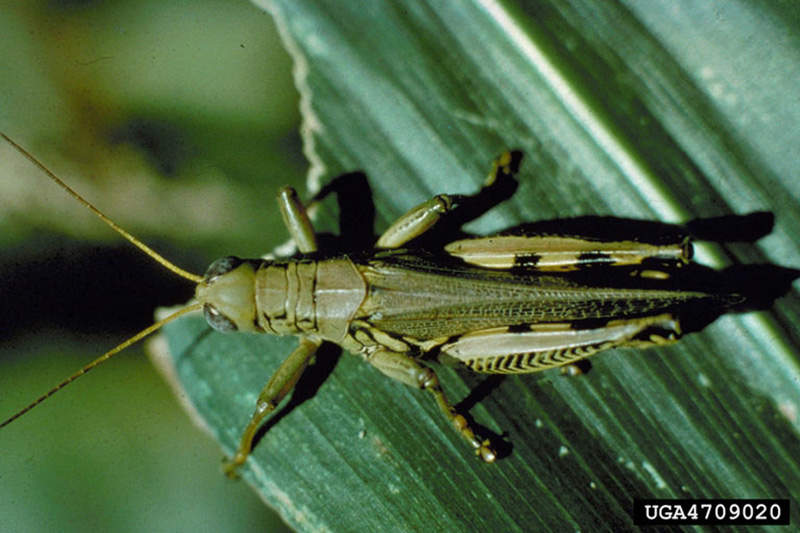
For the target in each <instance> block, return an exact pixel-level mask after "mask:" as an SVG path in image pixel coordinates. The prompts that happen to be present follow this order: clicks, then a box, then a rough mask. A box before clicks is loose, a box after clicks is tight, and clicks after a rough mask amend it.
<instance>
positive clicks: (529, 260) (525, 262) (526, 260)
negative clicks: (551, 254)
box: [514, 254, 542, 268]
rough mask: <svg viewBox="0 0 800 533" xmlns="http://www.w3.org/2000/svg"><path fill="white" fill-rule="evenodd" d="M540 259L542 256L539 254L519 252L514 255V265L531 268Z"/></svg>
mask: <svg viewBox="0 0 800 533" xmlns="http://www.w3.org/2000/svg"><path fill="white" fill-rule="evenodd" d="M541 260H542V256H541V255H539V254H520V255H515V256H514V267H515V268H516V267H519V268H532V267H535V266H536V265H537V264H538V263H539V261H541Z"/></svg>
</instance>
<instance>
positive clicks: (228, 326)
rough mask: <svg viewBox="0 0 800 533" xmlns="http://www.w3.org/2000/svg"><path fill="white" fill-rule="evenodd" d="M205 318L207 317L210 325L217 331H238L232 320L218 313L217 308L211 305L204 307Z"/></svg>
mask: <svg viewBox="0 0 800 533" xmlns="http://www.w3.org/2000/svg"><path fill="white" fill-rule="evenodd" d="M203 316H205V318H206V322H208V325H209V326H211V327H212V328H214V329H215V330H217V331H222V332H223V333H224V332H227V331H236V330H237V329H238V328H237V327H236V324H234V323H233V321H232V320H231V319H230V318H228V317H226V316H225V315H223V314H222V313H220V312H219V311H217V308H216V307H214V306H213V305H211V304H206V305H204V306H203Z"/></svg>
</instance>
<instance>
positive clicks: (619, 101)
mask: <svg viewBox="0 0 800 533" xmlns="http://www.w3.org/2000/svg"><path fill="white" fill-rule="evenodd" d="M258 3H260V4H262V5H263V6H264V8H265V9H267V10H269V12H270V13H272V15H273V16H274V17H275V18H276V21H277V23H278V25H279V28H280V30H281V32H282V37H283V39H284V42H285V44H286V46H287V47H288V49H289V51H290V52H291V53H292V55H293V58H294V61H295V82H296V84H297V87H298V89H299V90H300V92H301V98H302V103H301V110H302V112H303V119H304V124H303V136H304V143H305V152H306V154H307V156H308V159H309V161H310V165H311V167H310V171H309V187H310V188H311V189H312V191H311V192H313V190H316V189H318V188H319V187H320V186H321V185H323V184H325V183H327V182H328V181H329V180H330V179H331V178H333V177H334V176H336V175H337V174H339V173H342V172H346V171H353V170H362V171H364V172H365V173H366V175H367V176H368V179H369V183H370V186H371V188H372V193H373V195H374V202H375V206H376V210H377V226H378V227H377V231H380V230H382V229H385V228H386V227H387V225H388V224H389V223H390V222H391V221H392V220H393V219H394V218H396V217H397V216H399V215H401V214H402V213H403V212H404V211H405V210H407V209H409V208H410V207H412V206H414V205H415V204H417V203H419V202H421V201H423V200H426V199H427V198H429V197H431V196H432V195H434V194H437V193H442V192H448V193H469V192H472V191H475V190H476V189H477V188H478V187H479V186H480V184H481V183H482V180H483V179H484V177H485V175H486V173H487V171H488V169H489V164H490V161H491V159H492V158H493V157H495V156H496V155H497V154H498V153H500V152H501V151H502V150H504V149H507V148H510V147H514V148H520V149H522V150H523V151H524V152H525V155H526V158H525V160H524V163H523V169H522V172H521V174H520V182H521V185H520V187H519V190H518V191H517V193H516V194H515V195H514V196H513V198H511V199H510V200H509V201H507V202H505V203H504V204H502V205H501V206H499V207H498V208H496V209H494V210H493V211H491V212H490V214H487V215H486V216H485V217H483V218H481V219H480V220H478V221H476V222H475V223H473V224H471V225H470V226H469V228H468V229H469V230H471V231H473V232H476V233H485V232H490V231H495V230H498V229H502V228H506V227H509V226H513V225H516V224H519V223H522V222H528V221H534V220H543V219H550V220H552V219H562V218H566V217H575V216H580V215H594V214H596V215H607V216H615V217H625V218H635V219H643V220H655V221H660V222H669V223H684V222H688V221H691V220H695V219H702V218H707V217H716V216H723V215H731V214H747V213H750V212H753V211H768V212H771V213H772V214H773V215H774V217H775V225H774V229H773V230H772V232H771V233H769V235H768V236H766V237H765V238H763V239H761V240H759V241H758V242H748V243H732V244H725V245H706V246H701V247H700V248H699V253H698V259H699V260H700V261H701V262H704V263H705V264H708V265H710V266H714V267H717V268H721V267H724V266H727V265H730V264H740V263H742V264H765V263H773V264H778V265H784V266H794V267H798V266H800V245H799V244H798V241H797V239H796V236H797V235H798V234H800V208H799V207H798V198H800V181H798V180H797V176H798V175H800V162H798V161H799V160H798V159H797V158H796V157H795V156H794V152H795V150H796V149H797V146H798V142H800V130H798V126H797V124H800V105H798V99H797V90H798V85H797V80H798V79H800V77H799V76H798V72H797V69H798V67H797V65H798V64H800V61H798V59H800V58H798V55H800V25H799V23H800V20H799V19H798V17H797V14H796V12H794V11H792V8H791V7H788V4H787V5H783V4H779V3H759V4H753V3H750V2H743V1H741V2H736V1H734V2H726V3H713V4H712V3H704V2H696V3H692V4H675V3H673V2H660V1H655V0H654V1H650V2H614V3H612V2H594V1H580V0H576V1H572V2H561V1H553V2H550V1H545V2H536V3H533V2H522V1H518V2H511V1H509V2H498V1H492V0H483V1H479V0H472V1H464V2H445V1H433V0H429V1H417V0H414V1H407V2H391V3H389V2H342V1H340V0H315V1H313V2H312V1H297V0H273V1H266V0H263V1H261V2H258ZM332 206H333V204H332V203H329V202H328V203H326V204H325V205H324V206H323V209H322V211H321V213H320V217H319V220H318V224H319V227H320V228H322V229H325V230H328V231H331V230H335V229H336V225H335V220H336V218H337V216H339V217H342V218H347V217H355V216H357V214H356V213H352V212H344V213H336V210H335V208H333V207H332ZM756 281H757V280H756ZM795 287H796V285H795ZM799 313H800V301H798V298H797V293H796V290H792V291H791V292H790V293H789V294H787V295H785V296H783V297H781V298H779V299H778V300H777V301H775V303H774V304H773V305H772V306H771V307H770V309H769V310H768V311H764V312H753V313H747V314H739V315H727V316H724V317H722V318H720V319H718V320H716V321H715V322H714V323H712V324H711V325H709V326H708V327H706V328H705V329H704V330H702V331H701V332H699V333H694V334H691V335H689V336H687V337H686V338H684V339H683V340H681V342H679V343H678V344H676V345H673V346H670V347H667V348H662V349H651V350H648V351H636V350H628V349H626V350H615V351H612V352H608V353H605V354H602V355H600V356H598V357H597V358H595V359H594V360H593V364H594V368H593V370H592V371H591V372H589V373H588V375H585V376H581V377H578V378H567V377H563V376H560V375H559V374H558V372H557V371H550V372H545V373H543V374H538V375H528V376H516V377H509V378H506V379H502V380H496V379H486V378H485V377H483V376H476V375H471V374H469V373H467V372H460V371H454V370H452V369H449V368H441V369H440V368H438V367H437V371H439V372H440V374H441V377H442V381H443V384H444V387H445V390H446V391H447V392H448V394H449V395H450V397H451V398H452V399H454V400H455V401H456V402H460V401H462V400H464V399H465V398H466V401H464V402H463V403H462V405H461V406H462V407H465V408H467V409H469V413H470V415H471V416H472V417H473V418H474V420H475V421H476V422H477V423H478V424H480V425H481V426H483V427H484V428H485V429H486V430H488V431H489V432H491V433H494V434H501V435H503V438H504V440H505V441H506V442H508V443H509V444H510V453H509V454H508V455H507V457H505V458H503V459H502V460H500V461H498V463H497V464H494V465H485V464H482V463H480V462H479V461H478V460H477V459H476V458H475V457H474V455H473V454H472V452H471V451H470V450H469V449H467V446H466V445H465V444H464V442H462V441H461V440H460V438H459V437H458V436H457V435H456V434H455V432H453V431H452V430H451V429H450V428H449V427H447V424H446V423H445V421H444V420H443V418H442V417H441V416H440V414H439V413H438V412H437V410H436V408H435V406H434V404H433V402H432V401H431V399H430V398H429V397H428V396H427V395H426V394H425V393H424V392H420V391H415V390H411V389H409V388H407V387H404V386H403V385H401V384H397V383H394V382H391V381H390V380H388V379H386V378H384V377H383V376H382V375H380V374H379V373H378V372H377V371H376V370H374V369H372V368H370V367H369V366H367V365H365V364H363V363H362V362H361V361H360V360H359V359H358V358H355V357H352V356H350V355H349V354H346V353H345V354H342V355H341V357H338V356H337V352H336V350H335V349H331V350H328V349H325V350H323V352H321V353H320V354H319V356H318V357H317V363H316V365H315V366H314V367H313V368H312V370H311V371H310V374H309V375H308V377H307V378H306V379H304V380H303V381H302V382H301V384H300V385H299V387H298V389H297V390H296V391H295V394H294V396H293V398H292V400H291V401H290V402H289V405H288V406H287V405H284V407H283V408H282V409H281V410H280V411H279V413H278V415H277V416H276V417H275V418H274V419H273V420H272V421H270V422H267V424H266V426H267V428H268V430H267V431H266V432H265V433H264V434H263V438H261V439H260V440H259V441H258V443H257V446H256V449H255V451H254V453H253V455H252V457H251V460H250V461H249V462H248V463H247V465H246V467H245V468H243V469H242V474H243V477H244V479H245V480H246V482H247V483H249V484H251V485H252V486H253V488H254V490H256V491H257V492H258V493H259V494H260V496H261V497H262V498H263V500H264V501H265V502H267V503H268V504H269V505H271V506H273V507H275V508H276V509H277V510H278V511H279V512H280V514H281V515H282V516H283V517H284V519H285V520H286V521H287V522H288V523H289V524H290V525H291V526H292V527H294V528H296V529H298V530H313V531H328V530H330V531H376V530H381V531H415V530H435V531H465V530H470V531H578V530H581V531H621V530H630V529H632V528H633V523H632V518H631V516H630V512H631V507H632V501H633V499H634V498H711V497H725V498H735V497H739V498H742V497H749V498H755V497H759V498H791V499H792V500H793V501H794V502H795V504H794V506H793V510H792V521H793V522H794V523H797V522H798V520H800V514H798V511H797V505H796V502H797V501H798V496H800V467H799V466H798V463H797V450H798V449H800V440H799V439H798V430H800V418H798V402H800V378H798V364H799V363H800V359H799V358H798V353H800V350H798V345H800V337H799V336H798V334H797V329H796V326H795V325H796V324H797V323H798V314H799ZM166 331H167V335H168V338H169V343H170V351H171V353H172V355H173V357H174V365H175V369H176V371H177V375H178V377H179V380H180V383H181V387H182V389H183V391H184V393H185V394H186V395H187V397H188V398H189V399H190V400H191V402H192V404H193V405H194V406H195V408H196V409H197V411H198V413H199V414H200V416H201V417H202V418H203V419H204V420H205V421H206V423H207V425H208V426H209V428H210V431H211V432H212V433H213V434H214V436H215V437H216V438H217V439H218V440H219V442H220V443H221V444H222V446H223V448H224V449H225V451H226V453H230V452H231V451H232V450H233V449H234V448H235V446H236V443H237V442H238V438H239V436H240V434H241V431H242V429H243V427H244V426H245V424H246V423H247V420H248V417H249V416H250V413H251V411H252V409H253V406H254V402H255V399H256V396H257V394H258V392H259V390H260V389H261V387H262V386H263V384H264V383H266V381H267V379H268V378H269V376H270V375H271V373H272V372H273V371H274V370H275V369H276V368H277V366H278V365H279V363H280V361H281V360H282V359H283V358H284V357H285V356H286V355H287V354H288V353H289V352H290V351H291V350H292V349H293V347H294V346H295V345H296V341H295V340H294V339H291V338H289V339H278V338H271V337H266V336H246V335H245V336H242V335H239V336H237V335H222V334H217V333H215V332H212V331H210V330H209V328H208V327H207V326H205V325H204V323H203V322H202V320H201V319H200V318H188V319H185V320H181V321H179V322H177V323H175V324H173V325H171V326H170V327H168V328H167V330H166Z"/></svg>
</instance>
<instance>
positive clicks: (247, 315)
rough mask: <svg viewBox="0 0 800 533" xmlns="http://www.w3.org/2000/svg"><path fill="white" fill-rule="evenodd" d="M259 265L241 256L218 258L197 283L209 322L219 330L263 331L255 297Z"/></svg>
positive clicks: (197, 296)
mask: <svg viewBox="0 0 800 533" xmlns="http://www.w3.org/2000/svg"><path fill="white" fill-rule="evenodd" d="M255 276H256V268H255V266H254V265H253V264H252V263H251V262H249V261H244V260H242V259H239V258H238V257H232V256H231V257H223V258H221V259H217V260H216V261H214V262H213V263H211V266H209V267H208V270H207V271H206V273H205V276H203V281H201V282H200V283H198V284H197V289H196V290H195V298H197V301H198V302H200V303H201V304H203V314H204V315H205V318H206V321H207V322H208V324H209V325H210V326H211V327H212V328H214V329H216V330H218V331H250V332H259V331H261V328H260V327H259V326H258V320H257V318H256V299H255Z"/></svg>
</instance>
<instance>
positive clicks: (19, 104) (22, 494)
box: [0, 0, 306, 531]
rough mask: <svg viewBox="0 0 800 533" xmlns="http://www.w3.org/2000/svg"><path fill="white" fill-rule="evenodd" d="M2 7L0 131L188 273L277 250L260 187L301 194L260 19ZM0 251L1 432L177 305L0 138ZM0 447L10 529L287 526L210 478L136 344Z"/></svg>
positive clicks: (65, 4)
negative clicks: (156, 314)
mask: <svg viewBox="0 0 800 533" xmlns="http://www.w3.org/2000/svg"><path fill="white" fill-rule="evenodd" d="M0 4H1V5H2V8H1V9H0V65H2V69H1V70H2V75H0V131H3V132H5V133H6V134H8V135H9V136H11V137H12V138H14V139H15V140H16V141H17V142H19V143H20V144H22V145H23V146H25V147H26V148H27V149H29V150H30V151H31V152H32V153H33V154H35V155H36V156H37V157H38V158H40V159H41V160H42V161H43V162H44V163H45V164H46V165H48V166H49V167H50V168H51V169H52V170H53V171H54V172H56V173H57V174H59V175H60V176H61V177H62V178H64V179H65V180H66V181H67V182H68V183H70V184H71V185H72V186H74V188H75V189H77V190H78V191H79V192H80V193H81V194H83V195H84V196H86V197H87V199H89V200H90V201H92V202H93V203H94V204H95V205H96V206H97V207H98V208H100V209H101V210H103V211H104V212H105V213H106V214H107V215H108V216H110V217H111V218H113V219H114V220H115V221H117V222H118V223H119V224H121V225H122V226H123V227H125V228H126V229H128V230H129V231H131V232H132V233H133V234H135V235H137V236H138V237H140V238H141V239H142V240H144V241H146V242H148V243H149V244H152V245H153V246H154V247H155V248H156V249H157V250H158V251H159V252H161V253H163V254H164V255H165V256H167V257H168V258H170V259H171V260H173V261H175V262H176V263H178V264H180V265H181V266H183V267H184V268H187V269H188V270H192V271H194V272H198V273H202V271H203V270H204V269H205V267H206V265H207V264H208V263H209V262H210V261H212V260H213V259H214V258H216V257H218V256H221V255H228V254H236V255H241V256H257V255H259V254H262V253H264V252H266V251H268V250H269V249H271V248H272V247H273V246H274V245H275V244H277V243H279V242H282V241H283V240H285V238H286V235H285V234H284V233H283V231H282V230H280V229H279V228H280V227H281V226H280V225H279V222H278V213H277V210H276V209H275V208H274V207H275V203H274V199H273V196H274V191H275V189H276V188H277V187H278V186H280V185H282V184H285V183H291V184H294V185H296V186H298V187H299V188H300V187H302V183H303V174H304V172H305V168H306V163H305V161H304V158H303V157H302V154H301V150H300V140H299V136H298V134H297V130H298V123H299V116H298V112H297V95H296V93H295V91H294V88H293V85H292V77H291V63H290V61H289V58H288V56H287V55H286V53H285V52H284V50H283V48H282V46H281V43H280V41H279V39H278V37H277V35H276V32H275V27H274V24H273V21H272V19H271V18H270V16H269V15H268V14H266V13H264V12H263V11H261V10H259V9H258V8H256V7H254V6H253V5H252V4H250V3H248V2H246V1H244V0H242V1H231V0H202V1H193V2H186V1H177V0H176V1H164V0H160V1H152V0H146V1H145V0H135V1H134V0H117V1H104V2H93V1H66V0H64V1H28V2H14V1H6V0H3V1H2V2H0ZM265 180H267V181H266V182H265ZM265 183H266V184H267V186H265ZM0 244H2V247H0V284H1V287H2V288H0V293H2V295H3V297H2V306H0V313H2V321H3V328H2V340H3V342H2V343H0V365H2V366H1V367H0V391H1V392H0V417H2V418H5V417H6V416H8V415H10V414H11V413H13V412H14V411H16V410H17V409H19V408H20V407H22V406H24V405H25V404H26V403H28V402H29V401H30V400H32V399H33V398H35V397H36V396H38V395H39V394H41V393H42V392H44V391H45V390H47V389H48V388H49V387H50V386H52V385H53V384H55V383H56V382H58V381H59V380H61V379H62V378H63V377H65V376H67V375H68V374H70V373H71V372H73V371H74V370H75V369H77V368H78V367H80V366H81V365H83V364H85V363H86V362H88V361H90V360H91V359H93V358H94V357H96V356H98V355H99V354H100V353H102V352H103V351H105V350H107V349H109V348H111V347H112V346H114V345H115V344H117V343H118V342H121V341H122V340H123V339H124V338H126V337H127V336H129V335H131V334H133V333H135V332H136V331H138V330H139V329H142V328H143V327H145V326H146V325H147V324H149V323H150V322H151V320H152V313H153V310H154V309H155V308H156V307H157V306H159V305H175V304H179V303H182V302H185V301H186V300H187V299H188V298H189V297H190V296H191V292H192V287H191V284H189V283H187V282H185V281H184V280H181V279H179V278H176V277H174V276H172V275H171V274H169V273H166V272H165V271H163V270H161V269H160V268H158V267H156V266H153V265H152V264H151V263H150V262H149V260H147V259H146V258H142V257H140V255H139V254H138V253H137V252H135V251H134V250H133V249H132V248H131V247H130V245H127V244H125V243H124V242H122V240H121V239H120V238H119V237H118V236H117V235H115V234H114V233H113V232H111V231H110V230H109V229H108V228H107V227H105V226H104V225H103V224H102V223H101V222H99V221H98V220H97V219H96V218H94V216H93V215H91V214H90V213H88V212H87V211H86V210H85V209H84V208H82V207H81V206H80V205H78V204H77V203H76V202H75V201H74V200H73V199H71V198H70V197H68V196H67V195H66V194H64V192H63V191H61V190H60V189H58V188H57V187H56V186H55V185H53V184H52V183H51V182H49V180H48V179H47V178H46V177H45V176H44V175H43V174H42V173H41V172H40V171H39V170H37V169H36V168H35V167H33V166H32V165H31V164H30V163H28V162H27V161H26V160H25V159H23V158H22V157H21V156H19V154H17V153H16V152H14V151H13V150H12V149H11V148H10V147H9V146H8V145H6V144H5V143H4V142H3V143H2V145H0ZM0 447H2V454H0V516H2V528H3V529H4V530H7V531H12V530H13V531H44V530H49V531H56V530H57V531H72V530H76V531H78V530H80V531H84V530H86V529H87V528H91V529H93V530H108V531H143V530H148V531H189V530H191V531H239V530H242V531H250V530H259V531H271V530H281V529H282V528H283V527H284V526H283V525H282V524H281V523H280V521H279V519H277V518H275V517H274V516H273V515H272V513H271V512H270V511H269V509H268V508H267V507H266V506H265V505H264V504H263V503H262V502H261V501H259V500H258V499H257V497H256V496H255V495H254V494H253V493H252V492H251V491H250V490H249V489H248V488H247V487H246V485H245V484H244V483H241V482H240V483H236V482H230V481H228V480H227V479H225V478H224V477H223V476H222V474H221V467H220V459H221V457H222V454H221V451H220V450H219V447H218V446H217V445H216V444H215V443H213V442H212V441H211V440H210V439H209V438H207V437H206V435H205V434H204V433H202V432H201V431H200V430H198V429H196V428H195V427H194V426H193V425H192V423H191V422H190V420H189V418H188V417H187V416H186V415H185V414H184V413H183V411H182V410H181V409H180V408H179V407H178V403H177V401H176V400H175V398H174V397H173V396H172V393H171V392H170V391H169V390H168V389H167V386H166V385H165V384H164V382H163V380H162V378H161V377H160V376H159V375H158V374H157V372H156V371H155V370H154V368H153V367H152V366H151V365H150V363H149V361H148V360H147V358H146V356H145V354H144V349H143V347H141V346H139V347H136V348H132V349H129V350H127V352H126V353H124V354H121V355H120V356H119V357H118V359H117V360H115V361H113V362H111V363H109V364H107V365H105V366H104V367H101V368H99V369H97V370H96V371H95V372H93V373H92V375H90V376H88V377H86V378H84V379H82V380H80V381H78V382H77V383H75V384H74V385H73V386H71V387H69V388H68V389H66V390H64V391H62V392H61V393H59V394H58V395H57V396H55V397H54V398H53V399H52V400H51V401H49V402H47V403H46V404H44V405H42V406H41V407H39V408H38V409H36V410H35V411H32V412H31V413H30V414H29V415H28V416H26V417H25V418H22V419H20V420H19V421H17V422H15V423H14V424H12V425H10V426H8V427H7V428H4V429H3V430H2V431H0Z"/></svg>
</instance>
